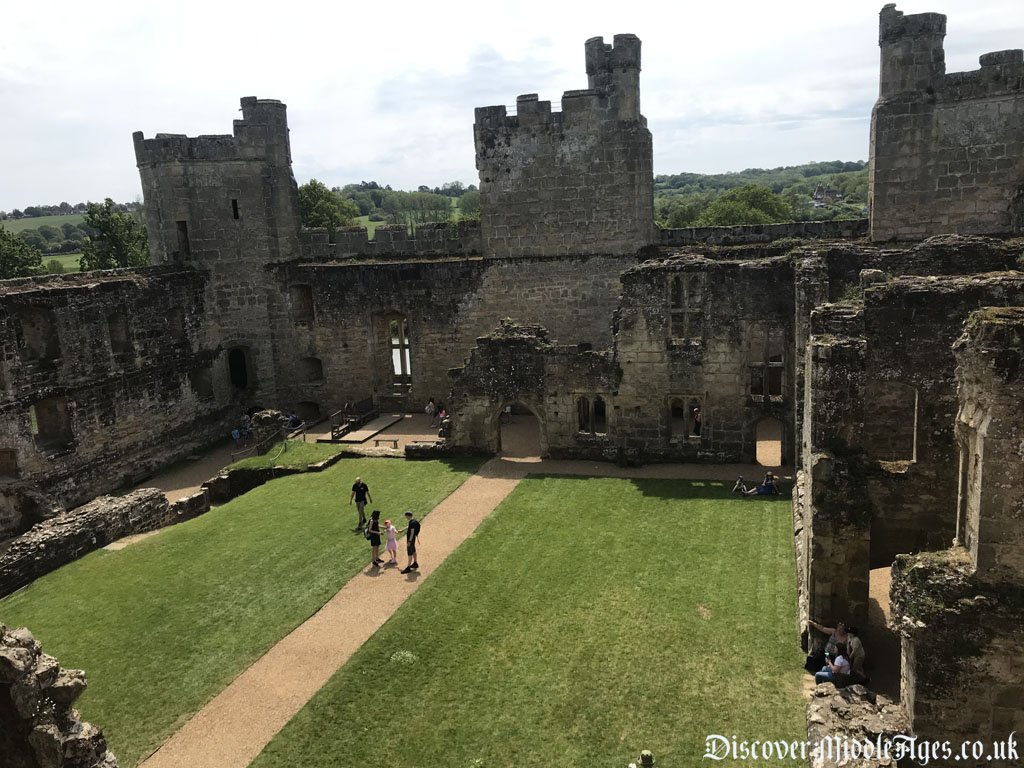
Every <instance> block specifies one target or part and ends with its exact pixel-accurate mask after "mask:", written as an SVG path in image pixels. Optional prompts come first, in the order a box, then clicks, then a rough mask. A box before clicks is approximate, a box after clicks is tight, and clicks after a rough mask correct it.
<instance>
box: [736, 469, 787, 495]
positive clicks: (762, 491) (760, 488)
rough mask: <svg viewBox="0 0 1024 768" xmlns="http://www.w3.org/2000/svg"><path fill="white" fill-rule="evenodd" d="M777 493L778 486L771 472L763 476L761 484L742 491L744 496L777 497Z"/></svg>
mask: <svg viewBox="0 0 1024 768" xmlns="http://www.w3.org/2000/svg"><path fill="white" fill-rule="evenodd" d="M779 493H780V491H779V486H777V485H776V484H775V475H773V474H772V473H771V472H768V473H767V474H765V476H764V482H763V483H761V484H760V485H755V486H754V487H753V488H751V489H749V490H744V491H743V495H744V496H778V495H779Z"/></svg>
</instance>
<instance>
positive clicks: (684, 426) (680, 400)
mask: <svg viewBox="0 0 1024 768" xmlns="http://www.w3.org/2000/svg"><path fill="white" fill-rule="evenodd" d="M703 413H704V407H703V405H702V402H701V399H700V398H698V397H686V396H681V397H673V398H672V400H671V401H669V436H670V437H685V438H687V439H690V440H699V439H700V435H701V430H702V428H703Z"/></svg>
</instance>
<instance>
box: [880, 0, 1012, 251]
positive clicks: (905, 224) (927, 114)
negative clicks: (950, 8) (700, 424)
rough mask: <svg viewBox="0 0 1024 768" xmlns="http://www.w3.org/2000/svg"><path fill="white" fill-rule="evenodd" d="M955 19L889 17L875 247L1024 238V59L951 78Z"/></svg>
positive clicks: (886, 13)
mask: <svg viewBox="0 0 1024 768" xmlns="http://www.w3.org/2000/svg"><path fill="white" fill-rule="evenodd" d="M945 34H946V17H945V16H943V15H941V14H938V13H922V14H916V15H910V16H905V15H904V14H903V13H901V12H900V11H897V10H896V6H895V5H891V4H890V5H886V6H885V7H884V8H883V9H882V12H881V17H880V25H879V45H880V47H881V78H880V87H879V96H878V101H877V103H876V104H875V108H874V111H873V112H872V116H871V147H870V172H869V190H868V200H869V209H870V218H871V238H872V239H873V240H890V239H896V240H917V239H922V238H924V237H928V236H929V235H934V234H939V233H944V232H962V233H978V234H1005V233H1013V232H1016V233H1020V232H1021V231H1024V229H1022V227H1024V119H1022V118H1024V52H1022V51H1020V50H1012V51H997V52H995V53H987V54H985V55H983V56H981V58H980V64H981V68H980V69H978V70H975V71H972V72H957V73H954V74H947V73H946V65H945V54H944V51H943V44H942V41H943V38H944V37H945Z"/></svg>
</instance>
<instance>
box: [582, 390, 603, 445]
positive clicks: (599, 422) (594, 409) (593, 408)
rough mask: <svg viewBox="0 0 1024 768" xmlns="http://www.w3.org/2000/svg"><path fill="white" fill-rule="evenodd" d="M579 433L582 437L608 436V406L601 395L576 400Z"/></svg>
mask: <svg viewBox="0 0 1024 768" xmlns="http://www.w3.org/2000/svg"><path fill="white" fill-rule="evenodd" d="M576 424H577V431H578V432H579V433H580V434H582V435H606V434H608V406H607V404H606V403H605V401H604V398H603V397H601V396H600V395H594V396H593V398H591V396H590V395H584V396H581V397H578V398H577V399H576Z"/></svg>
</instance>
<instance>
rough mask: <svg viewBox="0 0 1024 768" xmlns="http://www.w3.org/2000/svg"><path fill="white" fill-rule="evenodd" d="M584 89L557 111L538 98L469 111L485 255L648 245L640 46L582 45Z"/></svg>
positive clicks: (620, 39)
mask: <svg viewBox="0 0 1024 768" xmlns="http://www.w3.org/2000/svg"><path fill="white" fill-rule="evenodd" d="M585 52H586V69H587V79H588V85H589V87H588V88H585V89H580V90H572V91H566V92H565V93H563V94H562V100H561V105H560V106H561V109H560V110H553V109H552V104H551V102H550V101H541V100H540V98H539V97H538V95H537V94H536V93H528V94H524V95H521V96H519V97H518V99H517V100H516V114H514V115H510V114H508V110H507V109H506V108H505V107H504V106H489V107H481V108H478V109H477V110H476V115H475V122H474V126H473V134H474V139H475V143H476V167H477V170H478V171H479V172H480V208H481V232H482V237H483V250H484V254H485V255H496V256H551V255H575V254H581V253H616V254H631V253H635V252H636V251H637V249H639V248H641V247H643V246H645V245H649V244H651V243H652V242H654V240H655V232H654V218H653V213H652V206H653V196H654V191H653V181H652V165H653V161H652V157H653V150H652V142H651V133H650V131H649V130H647V121H646V120H645V119H644V117H643V115H641V114H640V81H639V77H640V40H639V38H637V37H636V36H635V35H616V36H615V39H614V44H612V45H606V44H605V42H604V39H603V38H600V37H595V38H591V39H590V40H588V41H587V42H586V46H585Z"/></svg>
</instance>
